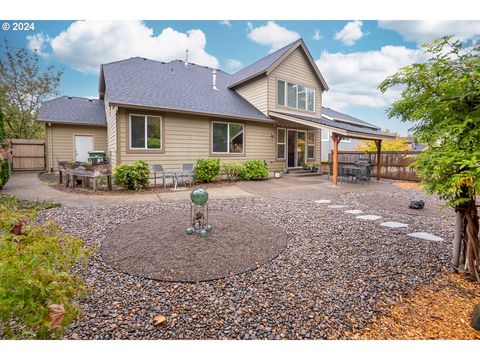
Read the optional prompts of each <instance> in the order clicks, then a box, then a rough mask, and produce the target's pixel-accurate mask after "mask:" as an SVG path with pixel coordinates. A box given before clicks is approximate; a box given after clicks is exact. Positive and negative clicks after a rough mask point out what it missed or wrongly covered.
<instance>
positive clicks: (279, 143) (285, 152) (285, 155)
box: [275, 128, 288, 160]
mask: <svg viewBox="0 0 480 360" xmlns="http://www.w3.org/2000/svg"><path fill="white" fill-rule="evenodd" d="M278 130H283V142H282V143H281V142H278ZM278 145H283V157H278ZM287 150H288V149H287V129H286V128H277V148H276V149H275V152H276V155H277V160H285V159H286V158H287Z"/></svg>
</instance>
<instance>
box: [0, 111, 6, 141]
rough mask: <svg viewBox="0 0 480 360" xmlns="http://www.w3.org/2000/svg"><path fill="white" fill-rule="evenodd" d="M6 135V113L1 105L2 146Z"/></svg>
mask: <svg viewBox="0 0 480 360" xmlns="http://www.w3.org/2000/svg"><path fill="white" fill-rule="evenodd" d="M5 137H6V136H5V115H3V110H2V107H1V106H0V146H1V145H2V143H3V141H4V140H5Z"/></svg>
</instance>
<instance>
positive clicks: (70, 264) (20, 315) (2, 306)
mask: <svg viewBox="0 0 480 360" xmlns="http://www.w3.org/2000/svg"><path fill="white" fill-rule="evenodd" d="M34 218H35V212H33V211H23V210H12V209H9V208H7V207H5V206H3V205H0V321H1V323H2V326H1V328H2V331H3V333H2V334H0V336H1V337H2V338H7V339H54V338H59V337H61V335H62V334H63V331H64V329H65V327H66V326H67V325H68V324H69V323H70V322H71V321H73V320H74V319H76V318H77V317H78V316H79V315H80V309H79V307H78V306H77V304H76V303H77V302H78V300H79V299H80V297H81V296H82V295H83V294H84V293H85V291H86V286H85V284H84V282H83V280H82V278H81V277H80V276H79V275H77V274H75V273H74V271H75V270H76V269H78V266H79V265H85V264H86V260H87V258H88V255H89V253H90V251H89V250H85V249H84V243H83V242H82V241H81V240H80V239H78V238H76V237H73V236H68V235H65V233H63V231H62V230H61V229H60V228H59V226H58V225H56V224H55V223H53V222H47V223H45V224H35V223H33V221H32V220H33V219H34ZM54 314H56V315H57V316H56V317H53V316H52V315H54Z"/></svg>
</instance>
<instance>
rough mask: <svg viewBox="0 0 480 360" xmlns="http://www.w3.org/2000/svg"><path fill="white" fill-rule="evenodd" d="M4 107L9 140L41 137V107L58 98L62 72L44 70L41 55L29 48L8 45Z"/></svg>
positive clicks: (0, 75)
mask: <svg viewBox="0 0 480 360" xmlns="http://www.w3.org/2000/svg"><path fill="white" fill-rule="evenodd" d="M0 51H1V52H2V53H3V56H2V57H1V58H0V107H1V108H3V111H4V116H5V132H6V136H7V138H38V137H41V136H42V130H43V128H42V126H40V124H38V122H37V117H38V110H39V108H40V104H41V103H42V102H43V101H45V100H47V99H48V98H49V97H52V96H54V95H58V87H59V85H60V78H61V76H62V72H61V71H55V70H54V68H53V66H48V67H46V68H45V69H42V68H41V66H40V56H39V55H38V53H37V52H31V51H29V50H27V49H25V48H19V49H15V48H11V47H10V46H9V45H8V43H7V42H5V44H4V46H3V48H0Z"/></svg>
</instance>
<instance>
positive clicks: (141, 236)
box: [101, 211, 287, 282]
mask: <svg viewBox="0 0 480 360" xmlns="http://www.w3.org/2000/svg"><path fill="white" fill-rule="evenodd" d="M188 217H189V212H188V211H184V212H162V213H161V214H158V215H155V216H148V217H145V218H143V219H141V220H138V221H134V222H129V223H127V224H124V225H121V226H119V227H118V228H117V229H116V230H115V231H113V232H111V233H110V234H109V235H108V236H107V237H106V238H105V240H104V241H103V243H102V250H101V252H102V255H103V257H104V258H105V260H106V261H107V262H109V263H110V264H111V265H112V266H113V267H114V268H116V269H118V270H120V271H122V272H125V273H128V274H131V275H139V276H141V277H146V278H150V279H156V280H164V281H180V282H196V281H205V280H214V279H220V278H224V277H226V276H231V275H235V274H239V273H242V272H245V271H248V270H253V269H255V268H257V267H259V266H260V265H263V264H265V263H266V262H268V261H270V260H272V259H273V258H275V257H276V256H278V254H280V253H281V252H282V251H283V250H284V249H285V247H286V246H287V239H286V236H285V235H284V234H283V232H282V231H281V230H280V229H279V228H278V227H275V226H274V225H273V224H271V223H270V222H268V221H264V220H261V219H260V218H258V217H255V216H251V215H246V214H243V215H242V214H238V213H235V212H225V211H223V212H218V211H211V212H210V214H209V218H210V224H212V225H213V230H212V231H211V232H210V234H209V236H208V237H206V238H202V237H200V236H199V235H197V234H194V235H187V234H186V233H185V228H186V226H187V225H186V223H187V222H188ZM183 220H185V221H183Z"/></svg>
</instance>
